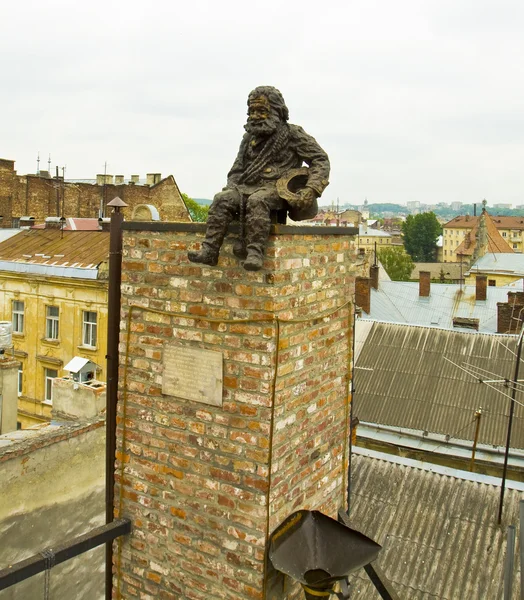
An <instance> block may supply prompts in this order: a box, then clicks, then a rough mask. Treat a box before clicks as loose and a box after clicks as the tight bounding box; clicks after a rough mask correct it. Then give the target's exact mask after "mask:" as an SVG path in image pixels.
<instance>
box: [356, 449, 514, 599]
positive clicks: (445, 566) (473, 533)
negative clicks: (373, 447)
mask: <svg viewBox="0 0 524 600" xmlns="http://www.w3.org/2000/svg"><path fill="white" fill-rule="evenodd" d="M375 456H378V454H377V455H375ZM405 463H406V464H396V463H395V462H394V461H390V460H387V459H380V458H376V457H370V456H363V455H358V454H354V455H353V456H352V500H351V514H350V521H351V524H352V526H354V527H355V528H356V529H358V530H359V531H361V532H362V533H364V534H365V535H367V536H369V537H371V538H372V539H374V540H375V541H376V542H378V543H379V544H381V545H382V547H383V548H382V550H381V552H380V554H379V557H378V560H377V563H378V565H379V566H380V567H381V568H382V570H383V571H384V572H385V575H386V576H387V578H388V580H389V581H390V582H391V584H392V587H393V589H394V590H395V592H396V593H397V595H398V597H399V598H402V599H403V600H459V599H460V600H466V599H468V600H481V599H486V600H488V599H490V600H491V599H494V598H502V591H503V569H504V557H505V553H506V529H507V526H508V525H510V524H512V525H518V511H519V508H518V507H519V500H520V497H521V495H522V492H519V491H517V490H514V489H507V490H506V493H505V505H504V514H503V522H502V526H501V527H500V526H498V525H497V522H496V521H497V511H498V500H499V496H500V488H499V487H497V486H495V485H490V484H487V483H481V482H477V481H468V480H467V479H463V478H462V477H461V472H460V471H455V472H454V475H455V476H449V475H443V474H439V473H435V472H430V471H426V470H423V469H421V468H417V466H415V464H416V463H413V466H409V462H408V461H405ZM419 464H420V463H419ZM517 538H518V536H517ZM518 563H519V561H518V542H517V554H516V558H515V571H514V578H513V581H514V585H513V590H512V594H511V599H512V600H517V599H518V598H519V597H520V596H519V585H518V581H519V573H520V568H519V564H518ZM351 592H352V595H351V597H352V598H353V596H354V597H355V598H357V597H358V598H366V600H380V595H379V594H378V592H377V591H376V589H375V588H374V587H373V585H372V584H371V582H370V580H369V579H368V578H367V577H366V575H365V573H364V571H363V570H361V571H359V572H358V574H357V576H355V577H353V578H352V580H351Z"/></svg>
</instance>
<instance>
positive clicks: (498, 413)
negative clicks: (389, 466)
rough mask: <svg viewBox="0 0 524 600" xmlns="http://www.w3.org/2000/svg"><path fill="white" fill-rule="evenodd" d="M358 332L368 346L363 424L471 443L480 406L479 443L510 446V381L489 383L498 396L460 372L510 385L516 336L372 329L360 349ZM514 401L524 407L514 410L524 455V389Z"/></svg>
mask: <svg viewBox="0 0 524 600" xmlns="http://www.w3.org/2000/svg"><path fill="white" fill-rule="evenodd" d="M359 327H360V324H359V323H358V322H357V334H356V340H359V343H360V344H362V347H361V349H360V353H359V355H358V359H357V360H356V364H355V374H354V379H355V396H354V414H355V416H356V417H358V418H359V419H360V421H365V422H367V423H376V424H381V425H387V426H391V427H398V428H406V429H413V430H416V431H420V432H429V433H436V434H441V435H444V436H446V435H447V436H450V438H451V439H455V440H457V439H458V440H471V441H472V440H473V436H474V431H475V411H476V410H477V409H478V408H480V407H481V408H482V413H483V416H482V421H481V426H480V434H479V443H481V444H489V445H493V446H503V445H505V443H506V431H507V425H508V414H509V406H510V399H509V397H508V395H509V394H510V389H508V387H506V386H505V384H504V382H502V383H497V384H490V385H494V386H495V387H496V388H497V390H499V391H496V390H494V389H493V387H489V386H488V385H487V384H485V383H480V382H479V377H474V376H472V375H469V374H468V373H466V372H465V371H464V370H462V369H466V370H468V371H470V370H471V369H472V368H473V369H476V372H477V373H480V374H481V375H480V377H482V378H485V379H487V380H494V379H498V380H500V379H501V380H504V379H506V378H507V379H509V380H512V379H513V374H514V370H515V356H514V352H515V349H516V342H517V336H514V335H498V334H491V335H487V334H480V333H471V332H462V331H449V330H441V329H434V328H429V327H413V326H406V325H395V324H391V323H374V324H373V328H372V329H371V331H370V332H369V334H368V336H367V338H366V340H365V342H363V343H362V340H361V339H360V338H361V337H362V336H361V335H360V333H359ZM450 361H451V362H450ZM480 369H483V371H481V370H480ZM521 379H524V368H523V373H522V377H521ZM520 387H521V389H524V386H522V385H521V386H520ZM503 393H504V394H506V395H503ZM516 400H517V402H520V403H521V404H522V405H520V404H517V405H516V407H515V416H514V421H513V433H512V438H511V446H512V447H514V448H520V449H522V448H524V409H523V406H524V392H523V391H520V390H519V391H517V393H516Z"/></svg>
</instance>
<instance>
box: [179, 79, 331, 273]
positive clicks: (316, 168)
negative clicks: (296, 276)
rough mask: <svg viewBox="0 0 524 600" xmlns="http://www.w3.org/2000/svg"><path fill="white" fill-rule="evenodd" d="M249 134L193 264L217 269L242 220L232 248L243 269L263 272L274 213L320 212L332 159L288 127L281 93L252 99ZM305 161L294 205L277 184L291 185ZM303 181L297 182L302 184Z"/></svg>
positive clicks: (302, 215) (266, 89) (304, 215)
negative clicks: (230, 233)
mask: <svg viewBox="0 0 524 600" xmlns="http://www.w3.org/2000/svg"><path fill="white" fill-rule="evenodd" d="M247 105H248V112H247V114H248V119H247V123H246V124H245V125H244V128H245V130H246V133H245V134H244V137H243V139H242V142H241V144H240V149H239V152H238V156H237V158H236V160H235V162H234V163H233V166H232V168H231V170H230V171H229V174H228V176H227V185H226V187H225V188H223V190H222V191H221V192H219V193H218V194H217V195H216V196H215V197H214V199H213V203H212V204H211V207H210V209H209V215H208V220H207V231H206V238H205V240H204V241H203V242H202V249H201V250H200V251H199V252H189V253H188V257H189V260H190V261H192V262H196V263H204V264H206V265H216V264H217V262H218V253H219V251H220V247H221V245H222V242H223V241H224V237H225V235H226V232H227V228H228V225H229V223H230V222H231V221H232V220H234V219H238V220H239V221H240V226H241V228H240V229H241V235H240V238H238V239H237V240H236V241H235V243H234V245H233V253H234V254H235V256H237V257H238V258H240V259H241V260H244V268H245V269H247V270H248V271H258V270H259V269H261V268H262V264H263V260H264V250H265V247H266V244H267V240H268V237H269V231H270V227H271V218H270V213H271V211H272V210H278V209H281V208H287V209H288V211H289V214H290V216H291V217H292V218H293V219H294V220H304V219H310V218H312V217H314V216H315V215H316V214H317V211H318V205H317V198H319V197H320V195H321V194H322V192H323V191H324V189H325V188H326V186H327V185H328V177H329V159H328V156H327V154H326V153H325V152H324V150H322V148H321V147H320V146H319V145H318V143H317V142H316V140H315V139H314V138H313V137H311V136H310V135H308V134H307V133H306V132H305V131H304V130H303V129H302V128H301V127H299V126H298V125H291V124H288V122H287V121H288V118H289V111H288V108H287V106H286V104H285V102H284V98H283V97H282V94H281V93H280V92H279V91H278V90H277V89H276V88H274V87H270V86H261V87H257V88H255V89H254V90H253V91H252V92H251V93H250V94H249V97H248V101H247ZM303 163H306V164H307V165H308V167H309V169H308V170H304V172H306V173H307V175H306V177H302V179H303V183H304V184H305V185H304V186H303V187H301V188H300V189H298V190H293V191H294V192H296V193H293V194H291V196H293V197H294V203H293V205H290V204H289V202H290V199H289V196H286V195H285V194H282V196H284V197H287V200H288V202H285V201H284V200H283V198H282V197H281V196H280V195H279V190H278V189H277V187H278V188H279V189H281V188H282V185H280V186H277V181H279V180H280V184H282V182H283V181H284V182H287V181H289V180H290V179H291V178H292V177H293V174H294V173H295V171H294V169H297V168H298V167H301V166H302V164H303ZM299 180H300V177H298V178H297V181H299Z"/></svg>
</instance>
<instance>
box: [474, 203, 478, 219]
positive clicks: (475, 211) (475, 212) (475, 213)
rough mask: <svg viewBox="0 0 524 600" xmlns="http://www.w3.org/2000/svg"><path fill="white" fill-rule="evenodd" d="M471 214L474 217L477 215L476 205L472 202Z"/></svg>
mask: <svg viewBox="0 0 524 600" xmlns="http://www.w3.org/2000/svg"><path fill="white" fill-rule="evenodd" d="M473 216H474V217H476V216H477V205H476V204H473Z"/></svg>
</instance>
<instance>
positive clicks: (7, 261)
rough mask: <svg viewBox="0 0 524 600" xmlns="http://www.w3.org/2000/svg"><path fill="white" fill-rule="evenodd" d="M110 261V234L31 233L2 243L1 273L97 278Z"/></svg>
mask: <svg viewBox="0 0 524 600" xmlns="http://www.w3.org/2000/svg"><path fill="white" fill-rule="evenodd" d="M108 257H109V232H106V231H60V230H59V229H27V230H23V231H20V232H19V233H18V234H17V235H15V236H13V237H11V238H9V239H8V240H5V241H3V242H0V269H1V270H7V271H15V272H24V273H35V274H54V275H58V276H64V277H84V278H90V279H92V278H96V276H97V271H98V266H99V265H100V263H102V262H104V261H107V260H108Z"/></svg>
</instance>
